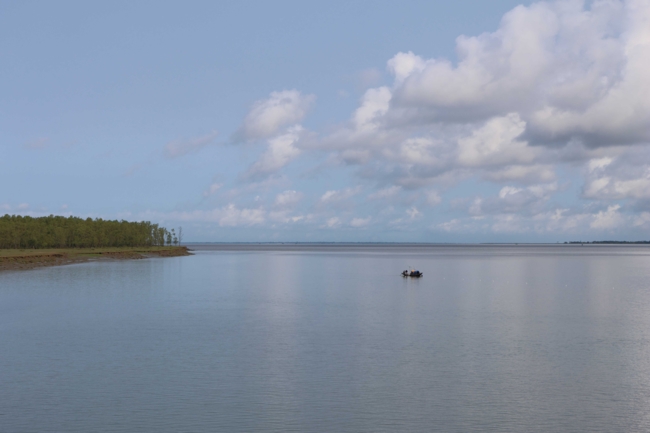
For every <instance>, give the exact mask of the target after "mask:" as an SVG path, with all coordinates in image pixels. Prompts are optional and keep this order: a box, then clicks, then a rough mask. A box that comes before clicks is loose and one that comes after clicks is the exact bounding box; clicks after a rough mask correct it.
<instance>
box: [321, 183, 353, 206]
mask: <svg viewBox="0 0 650 433" xmlns="http://www.w3.org/2000/svg"><path fill="white" fill-rule="evenodd" d="M360 192H361V188H360V187H356V188H345V189H342V190H330V191H326V192H325V193H324V194H323V195H322V196H321V198H320V201H321V202H322V203H333V202H338V201H343V200H348V199H350V198H352V197H354V196H355V195H357V194H359V193H360Z"/></svg>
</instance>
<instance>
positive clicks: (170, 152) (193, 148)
mask: <svg viewBox="0 0 650 433" xmlns="http://www.w3.org/2000/svg"><path fill="white" fill-rule="evenodd" d="M216 137H217V132H216V131H212V132H211V133H209V134H206V135H203V136H201V137H196V138H192V139H189V140H174V141H170V142H169V143H167V144H166V145H165V149H164V154H165V156H166V157H167V158H178V157H181V156H184V155H187V154H189V153H194V152H198V151H199V150H201V149H203V148H204V147H205V146H207V145H209V144H211V143H212V142H213V141H214V139H215V138H216Z"/></svg>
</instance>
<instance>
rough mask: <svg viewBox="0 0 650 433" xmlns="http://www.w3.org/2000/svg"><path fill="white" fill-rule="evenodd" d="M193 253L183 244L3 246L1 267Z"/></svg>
mask: <svg viewBox="0 0 650 433" xmlns="http://www.w3.org/2000/svg"><path fill="white" fill-rule="evenodd" d="M189 255H192V253H191V252H190V250H188V248H187V247H183V246H154V247H108V248H49V249H0V271H18V270H28V269H34V268H41V267H45V266H61V265H69V264H73V263H83V262H92V261H100V260H138V259H146V258H150V257H178V256H189Z"/></svg>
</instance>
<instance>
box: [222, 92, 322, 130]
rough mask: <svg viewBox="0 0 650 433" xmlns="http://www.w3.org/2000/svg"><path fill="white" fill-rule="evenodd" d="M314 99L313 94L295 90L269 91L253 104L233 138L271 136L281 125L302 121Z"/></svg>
mask: <svg viewBox="0 0 650 433" xmlns="http://www.w3.org/2000/svg"><path fill="white" fill-rule="evenodd" d="M315 99H316V97H315V96H314V95H302V94H301V93H300V92H299V91H297V90H283V91H280V92H271V94H270V95H269V97H268V98H267V99H262V100H259V101H256V102H255V103H254V104H253V107H252V108H251V110H250V112H249V113H248V115H247V116H246V118H245V119H244V122H243V124H242V125H241V126H240V128H239V130H238V131H237V132H236V133H235V136H234V138H235V139H236V140H259V139H265V138H269V137H273V136H274V135H276V134H277V133H278V131H279V130H280V129H281V128H282V127H284V126H287V125H293V124H296V123H299V122H300V121H302V119H303V118H304V117H305V115H306V114H307V112H308V111H309V108H310V107H311V105H312V104H313V102H314V100H315Z"/></svg>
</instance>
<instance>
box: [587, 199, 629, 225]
mask: <svg viewBox="0 0 650 433" xmlns="http://www.w3.org/2000/svg"><path fill="white" fill-rule="evenodd" d="M620 208H621V206H619V205H613V206H609V207H608V208H607V210H606V211H600V212H598V213H597V214H596V215H595V216H594V220H593V221H592V222H591V224H590V227H591V228H592V229H614V228H617V227H619V226H620V225H621V224H623V222H624V219H623V217H622V216H621V214H620V213H619V212H618V210H619V209H620Z"/></svg>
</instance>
